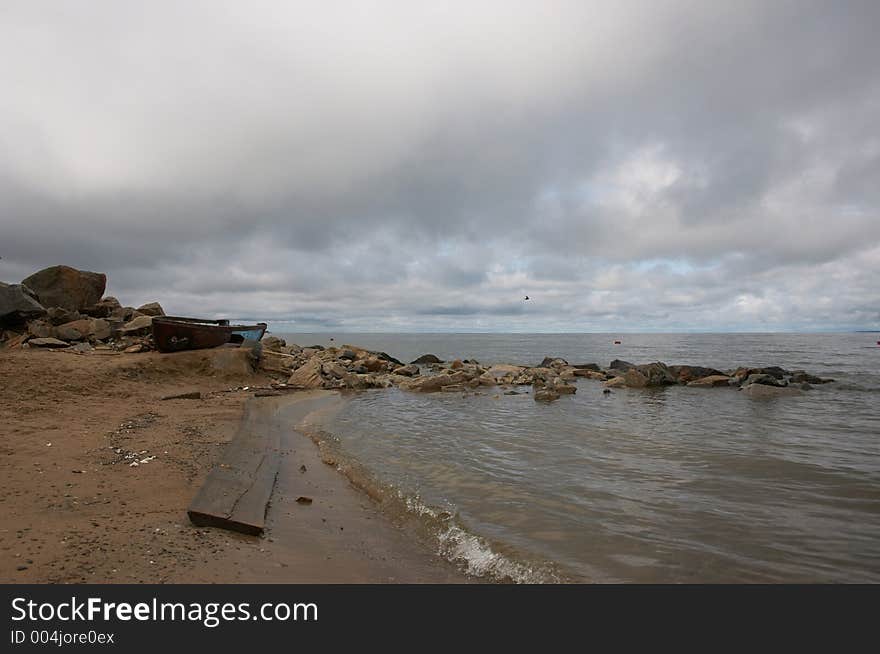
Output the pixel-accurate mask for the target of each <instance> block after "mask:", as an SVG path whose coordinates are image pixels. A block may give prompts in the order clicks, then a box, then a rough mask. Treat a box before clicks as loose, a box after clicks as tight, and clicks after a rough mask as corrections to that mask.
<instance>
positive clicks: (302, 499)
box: [296, 495, 312, 504]
mask: <svg viewBox="0 0 880 654" xmlns="http://www.w3.org/2000/svg"><path fill="white" fill-rule="evenodd" d="M296 503H297V504H311V503H312V498H311V497H306V496H305V495H300V496H299V497H297V498H296Z"/></svg>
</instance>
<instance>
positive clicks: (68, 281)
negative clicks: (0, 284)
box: [22, 266, 107, 311]
mask: <svg viewBox="0 0 880 654" xmlns="http://www.w3.org/2000/svg"><path fill="white" fill-rule="evenodd" d="M22 284H24V285H25V286H27V287H28V288H30V289H31V290H32V291H33V292H34V293H36V295H37V297H38V298H39V300H40V303H41V304H42V305H43V306H44V307H61V308H63V309H68V310H69V311H80V310H82V309H85V308H86V307H88V306H92V305H94V304H96V303H97V302H98V301H99V300H100V299H101V297H102V296H103V295H104V288H105V287H106V286H107V275H105V274H104V273H96V272H89V271H86V270H77V269H76V268H71V267H70V266H52V267H50V268H44V269H43V270H40V271H39V272H35V273H34V274H33V275H31V276H30V277H27V278H26V279H24V280H23V281H22Z"/></svg>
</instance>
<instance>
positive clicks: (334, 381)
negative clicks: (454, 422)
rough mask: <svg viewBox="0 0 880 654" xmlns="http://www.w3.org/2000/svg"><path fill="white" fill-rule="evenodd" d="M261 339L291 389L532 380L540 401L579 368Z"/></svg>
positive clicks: (272, 370)
mask: <svg viewBox="0 0 880 654" xmlns="http://www.w3.org/2000/svg"><path fill="white" fill-rule="evenodd" d="M262 345H263V347H262V356H261V359H260V367H261V369H262V370H263V371H264V372H266V373H268V374H270V375H274V376H275V377H276V378H281V377H283V378H284V381H283V382H282V381H281V380H280V379H279V384H277V386H279V387H280V386H283V387H286V388H292V389H312V388H326V389H353V390H357V389H367V388H389V387H398V388H400V389H402V390H406V391H411V392H414V393H466V392H470V391H477V389H488V388H493V387H501V388H506V389H509V390H510V392H514V391H512V390H511V389H512V388H513V387H515V386H532V387H533V389H534V397H535V399H536V400H538V401H553V400H556V399H559V398H560V397H561V396H562V395H570V394H573V393H575V392H576V391H577V387H576V386H575V385H574V383H573V382H574V381H575V379H576V377H577V376H578V370H577V369H576V368H574V367H571V366H569V365H568V364H567V363H566V362H565V361H564V360H562V359H548V360H547V361H546V362H545V364H546V365H545V364H542V365H540V366H535V367H529V366H516V365H493V366H483V365H481V364H480V363H479V362H477V361H472V360H468V359H464V360H462V359H456V360H454V361H452V362H449V363H445V362H443V361H441V360H440V359H439V358H438V357H436V356H434V355H431V354H428V355H424V356H422V357H419V358H418V359H416V360H415V361H413V362H411V363H409V364H404V363H403V362H401V361H398V360H397V359H395V358H394V357H391V356H389V355H388V354H386V353H384V352H375V351H370V350H366V349H364V348H361V347H357V346H354V345H342V346H341V347H329V348H324V347H321V346H311V347H302V346H299V345H295V344H288V343H286V342H285V341H284V340H283V339H279V338H276V337H274V336H269V337H266V338H264V339H263V344H262ZM591 365H593V364H591ZM591 372H592V371H591ZM603 378H604V377H603Z"/></svg>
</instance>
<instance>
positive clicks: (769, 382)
mask: <svg viewBox="0 0 880 654" xmlns="http://www.w3.org/2000/svg"><path fill="white" fill-rule="evenodd" d="M751 384H762V385H764V386H787V385H788V384H787V382H786V381H785V380H784V379H782V378H779V379H777V378H776V377H774V376H773V375H768V374H766V373H755V374H751V375H749V376H748V377H746V379H745V381H743V383H742V385H743V386H748V385H751Z"/></svg>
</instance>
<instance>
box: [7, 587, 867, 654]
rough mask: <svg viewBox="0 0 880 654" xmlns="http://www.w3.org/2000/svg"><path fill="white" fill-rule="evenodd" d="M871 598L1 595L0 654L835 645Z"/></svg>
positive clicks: (624, 592) (542, 592)
mask: <svg viewBox="0 0 880 654" xmlns="http://www.w3.org/2000/svg"><path fill="white" fill-rule="evenodd" d="M878 599H880V594H878V587H876V586H731V587H725V586H489V585H486V586H479V585H477V586H306V585H303V586H299V585H235V586H233V585H224V586H100V585H83V586H37V585H20V586H12V585H9V586H4V587H3V603H4V607H5V608H4V614H5V616H6V625H7V633H6V634H5V635H4V639H5V641H6V643H7V645H8V646H7V647H5V648H3V651H10V652H16V651H40V650H42V651H45V650H48V649H49V648H52V649H55V650H59V649H60V650H65V651H66V650H68V649H79V650H83V649H90V650H95V651H101V650H106V649H115V650H119V651H126V652H129V651H151V652H156V651H157V650H158V649H159V648H166V647H171V648H172V650H173V651H176V650H177V649H178V648H182V647H184V646H187V645H190V646H198V647H200V648H202V647H209V648H211V649H212V650H213V651H239V650H241V649H242V648H245V647H253V646H255V645H258V646H259V645H262V646H273V645H277V646H293V645H296V646H301V645H305V644H310V645H312V646H320V647H321V648H322V649H324V650H326V649H327V648H328V647H332V648H333V649H336V648H338V647H341V646H359V647H363V646H364V645H378V646H382V645H385V644H391V643H395V644H397V645H398V646H399V645H407V644H409V645H411V646H412V647H413V648H421V647H424V646H427V645H440V644H442V643H443V642H444V641H446V640H448V639H459V640H460V641H461V642H460V644H461V645H462V646H464V645H466V644H474V643H475V641H479V640H483V641H485V642H487V643H491V644H493V645H495V646H497V645H500V644H510V645H516V646H523V645H530V646H535V647H540V648H542V649H547V648H550V647H553V648H556V646H557V645H559V646H561V644H562V643H565V642H580V643H581V644H582V645H584V647H586V646H588V645H590V646H592V645H598V643H599V641H598V640H597V639H603V640H607V639H611V641H612V642H614V643H616V644H617V645H623V644H636V643H650V644H652V645H655V646H656V645H659V644H662V643H666V644H670V645H682V644H685V643H691V644H695V645H698V646H699V645H700V644H702V645H705V646H711V647H713V648H714V647H715V646H717V645H721V644H730V643H731V642H736V641H740V642H742V643H744V644H747V643H752V644H758V643H760V642H764V643H766V642H767V639H768V638H770V637H775V638H777V639H779V638H782V639H783V640H784V642H785V643H787V644H792V643H793V642H798V641H800V642H806V643H809V644H811V645H816V644H819V643H822V642H825V643H826V644H828V645H833V646H834V647H835V648H836V649H839V648H840V647H841V646H842V645H845V644H856V643H857V642H858V640H859V638H860V637H861V635H862V634H864V635H868V634H869V633H870V632H869V629H872V628H873V627H872V625H873V621H874V619H875V614H876V607H877V605H878ZM706 634H709V636H708V637H709V640H704V639H705V638H706V637H707V636H706ZM572 639H574V640H572Z"/></svg>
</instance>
